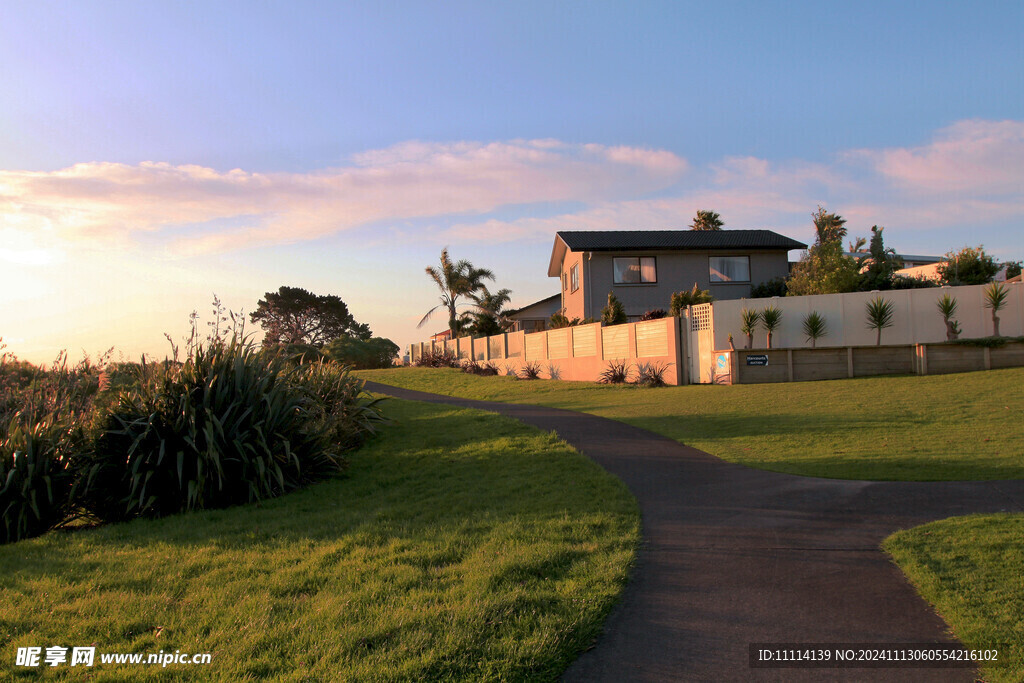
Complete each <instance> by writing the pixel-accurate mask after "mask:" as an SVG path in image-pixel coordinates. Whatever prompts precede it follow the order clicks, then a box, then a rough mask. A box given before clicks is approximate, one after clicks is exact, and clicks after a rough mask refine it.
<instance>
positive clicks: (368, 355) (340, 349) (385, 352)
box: [324, 335, 399, 370]
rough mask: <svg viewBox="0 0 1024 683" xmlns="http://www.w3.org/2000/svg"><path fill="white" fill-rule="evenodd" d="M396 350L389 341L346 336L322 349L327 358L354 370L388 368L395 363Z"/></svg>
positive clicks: (395, 346)
mask: <svg viewBox="0 0 1024 683" xmlns="http://www.w3.org/2000/svg"><path fill="white" fill-rule="evenodd" d="M398 350H399V349H398V345H397V344H395V343H394V342H393V341H391V340H390V339H384V338H382V337H371V338H369V339H359V338H357V337H352V336H348V335H343V336H341V337H338V338H337V339H335V340H334V341H332V342H331V343H330V344H328V345H327V346H325V347H324V353H325V354H326V356H327V357H328V358H330V359H331V360H333V361H335V362H336V363H341V364H342V365H349V366H351V367H353V368H355V369H356V370H374V369H377V368H390V367H391V366H392V365H394V363H395V357H396V356H398Z"/></svg>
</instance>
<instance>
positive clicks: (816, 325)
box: [804, 311, 828, 349]
mask: <svg viewBox="0 0 1024 683" xmlns="http://www.w3.org/2000/svg"><path fill="white" fill-rule="evenodd" d="M804 334H806V335H807V338H808V339H809V340H810V341H811V348H812V349H813V348H815V347H816V346H817V343H818V340H819V339H821V338H822V337H824V336H825V335H826V334H828V326H827V325H826V324H825V317H824V316H823V315H822V314H821V313H818V312H817V311H811V312H810V313H808V314H807V315H806V316H804Z"/></svg>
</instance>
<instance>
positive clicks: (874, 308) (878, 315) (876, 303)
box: [867, 296, 894, 346]
mask: <svg viewBox="0 0 1024 683" xmlns="http://www.w3.org/2000/svg"><path fill="white" fill-rule="evenodd" d="M893 310H894V308H893V304H892V302H891V301H888V300H887V299H883V298H882V297H880V296H876V297H875V298H874V299H872V300H871V301H869V302H868V303H867V320H868V329H869V330H877V331H878V337H877V338H876V339H875V345H876V346H881V344H882V330H883V329H885V328H886V327H892V323H893Z"/></svg>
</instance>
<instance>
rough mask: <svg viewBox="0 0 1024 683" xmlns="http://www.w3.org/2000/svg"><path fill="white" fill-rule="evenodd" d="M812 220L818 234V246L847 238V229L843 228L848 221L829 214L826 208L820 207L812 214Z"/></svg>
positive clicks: (835, 214) (834, 214)
mask: <svg viewBox="0 0 1024 683" xmlns="http://www.w3.org/2000/svg"><path fill="white" fill-rule="evenodd" d="M811 219H812V220H813V221H814V229H815V231H817V233H818V244H829V243H831V242H838V241H840V240H842V239H843V238H844V237H846V228H845V227H843V226H844V225H845V224H846V219H845V218H843V217H842V216H840V215H839V214H837V213H828V212H827V211H825V207H823V206H819V207H818V210H817V211H815V212H814V213H812V214H811ZM861 246H863V245H861Z"/></svg>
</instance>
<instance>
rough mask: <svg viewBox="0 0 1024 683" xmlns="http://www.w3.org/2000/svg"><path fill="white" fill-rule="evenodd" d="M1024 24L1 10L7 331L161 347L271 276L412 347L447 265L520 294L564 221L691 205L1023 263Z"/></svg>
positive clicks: (567, 224)
mask: <svg viewBox="0 0 1024 683" xmlns="http://www.w3.org/2000/svg"><path fill="white" fill-rule="evenodd" d="M1022 29H1024V7H1022V6H1021V4H1020V3H996V2H989V3H984V4H980V5H978V4H975V5H971V4H968V3H938V2H927V3H925V2H914V3H832V4H826V3H793V2H787V3H771V2H757V3H720V4H715V5H712V4H711V3H700V4H689V3H680V2H672V3H654V2H648V3H639V4H637V3H624V2H623V3H596V2H589V3H550V2H543V3H542V2H537V3H531V2H516V3H504V4H501V5H496V4H495V3H479V2H472V3H429V4H428V3H413V2H401V3H398V2H394V3H385V2H372V3H370V2H367V3H302V2H298V3H296V2H293V3H267V2H246V3H228V2H221V3H214V2H175V3H170V2H167V3H137V2H90V3H82V2H74V3H71V2H68V3H54V2H15V3H10V4H8V5H6V6H5V12H4V15H3V17H2V19H0V64H2V65H3V66H2V68H0V98H2V99H0V266H2V270H0V288H2V289H3V291H4V292H7V293H9V294H10V296H7V297H5V299H6V300H2V299H0V336H3V338H4V339H5V340H6V341H7V343H8V345H9V347H10V350H13V351H15V352H16V353H19V355H21V356H23V357H26V358H29V359H31V360H37V361H42V360H46V359H47V358H48V357H50V356H52V355H53V353H55V352H56V350H58V349H60V348H68V349H69V350H71V351H72V354H73V355H74V353H76V352H77V351H78V350H80V349H85V350H86V351H88V352H91V353H95V352H96V351H97V350H100V349H105V348H107V347H109V346H111V345H115V346H117V347H118V349H120V350H121V351H123V352H124V353H126V354H128V355H133V356H134V355H137V354H138V353H141V352H143V351H145V352H148V353H159V354H162V353H163V352H164V351H165V349H166V342H165V340H164V339H163V332H168V333H171V334H172V335H174V336H180V335H181V334H183V333H184V330H185V327H186V326H187V316H188V312H189V311H191V310H192V309H199V310H200V312H201V313H202V312H203V311H205V310H206V309H207V308H208V306H207V304H208V302H209V300H210V298H211V294H212V293H213V292H216V293H218V294H219V295H220V296H221V298H222V299H223V300H224V301H225V303H226V304H227V305H228V306H230V307H231V308H234V309H236V310H238V309H245V310H252V309H253V307H254V306H255V304H256V301H257V300H258V299H259V298H260V296H261V295H262V294H263V293H264V292H266V291H268V290H272V289H276V288H277V287H279V286H280V285H284V284H287V285H293V286H303V287H306V288H308V289H312V290H314V291H317V292H318V293H334V294H338V295H339V296H341V297H342V298H343V299H344V300H345V301H346V302H347V303H349V305H350V307H351V308H352V309H353V311H354V312H355V313H356V316H357V318H359V319H360V320H361V321H365V322H369V323H370V325H371V327H372V328H373V329H374V330H375V331H376V332H378V333H380V334H383V335H386V336H389V337H391V338H392V339H394V340H395V341H396V342H398V343H400V344H403V345H404V344H406V343H408V342H410V341H414V340H416V339H418V338H420V337H421V336H422V335H423V333H424V332H426V331H427V330H416V329H415V322H416V321H417V320H418V318H419V316H420V315H422V313H423V312H424V311H425V310H427V309H428V308H430V307H431V306H432V305H433V303H434V298H435V297H434V295H433V293H432V292H431V291H430V289H429V286H428V284H429V283H427V281H426V278H425V276H424V275H423V268H424V267H425V266H426V265H428V264H431V263H434V262H435V261H436V260H437V255H438V253H439V251H440V249H441V247H443V246H446V245H447V246H450V248H451V251H452V253H453V255H454V256H456V257H457V258H460V257H467V258H470V259H471V260H473V261H474V263H476V264H477V265H481V266H486V267H489V268H491V269H492V270H494V271H495V272H496V274H497V275H498V281H497V283H496V286H498V287H508V288H511V289H512V290H513V293H514V303H516V304H525V303H529V302H530V301H533V300H536V299H538V298H542V297H543V296H546V295H547V294H548V293H550V292H553V291H556V289H557V284H553V283H554V281H553V280H552V281H550V282H549V281H548V279H547V278H546V277H545V268H546V263H547V256H548V254H549V252H550V246H551V241H552V239H553V234H554V232H555V231H556V230H559V229H614V228H682V227H685V226H686V224H687V223H689V222H690V217H691V216H692V215H693V213H694V212H695V211H696V209H698V208H710V209H714V210H716V211H718V212H719V213H721V214H722V216H723V218H724V219H725V222H726V227H727V228H728V227H733V228H747V227H764V228H770V229H774V230H777V231H779V232H783V233H784V234H788V235H791V236H793V237H795V238H798V239H804V240H807V239H809V238H810V234H811V232H810V220H809V217H810V214H811V212H812V211H814V209H815V208H816V206H817V205H818V204H823V205H825V206H826V207H827V208H828V209H830V210H833V211H837V212H839V213H841V214H842V215H844V216H846V217H847V218H848V219H849V224H848V225H849V227H850V230H851V233H852V234H853V235H866V234H868V232H869V230H870V227H871V225H873V224H876V223H877V224H880V225H884V226H886V236H887V237H888V239H889V243H890V245H892V246H895V247H896V248H897V249H899V250H901V251H904V252H908V253H935V254H941V253H944V252H945V251H948V250H950V249H954V248H959V247H961V246H964V245H966V244H979V243H983V244H984V245H985V246H986V248H988V249H989V250H990V251H992V252H993V253H995V254H996V255H997V256H999V257H1000V258H1003V259H1020V258H1022V257H1024V237H1022V234H1024V230H1021V220H1022V218H1024V112H1022V104H1024V96H1022V94H1021V93H1022V92H1024V88H1022V86H1024V77H1022V73H1024V72H1022V69H1021V65H1022V64H1024V41H1021V40H1020V36H1021V34H1022ZM792 256H793V257H794V258H795V257H796V254H793V255H792ZM443 326H444V322H443V321H442V320H440V319H439V321H438V325H436V327H438V328H441V327H443Z"/></svg>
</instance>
